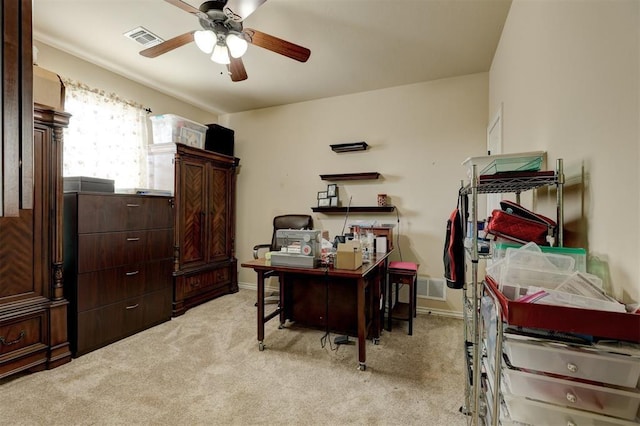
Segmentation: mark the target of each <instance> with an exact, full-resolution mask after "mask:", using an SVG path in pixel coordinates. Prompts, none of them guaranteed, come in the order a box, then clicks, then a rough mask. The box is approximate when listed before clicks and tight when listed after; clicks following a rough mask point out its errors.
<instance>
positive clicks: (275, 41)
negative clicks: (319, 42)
mask: <svg viewBox="0 0 640 426" xmlns="http://www.w3.org/2000/svg"><path fill="white" fill-rule="evenodd" d="M244 34H245V35H246V38H247V41H248V42H249V43H251V44H255V45H256V46H259V47H262V48H263V49H267V50H271V51H272V52H276V53H279V54H281V55H284V56H287V57H289V58H291V59H295V60H296V61H300V62H307V59H309V56H310V55H311V51H310V50H309V49H307V48H306V47H302V46H298V45H297V44H293V43H291V42H289V41H286V40H283V39H281V38H278V37H274V36H272V35H269V34H265V33H263V32H262V31H258V30H254V29H252V28H245V30H244Z"/></svg>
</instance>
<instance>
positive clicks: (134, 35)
mask: <svg viewBox="0 0 640 426" xmlns="http://www.w3.org/2000/svg"><path fill="white" fill-rule="evenodd" d="M124 36H125V37H127V38H130V39H131V40H133V41H136V42H138V43H140V44H141V45H143V46H144V47H151V46H155V45H156V44H160V43H162V42H163V41H164V40H163V39H161V38H160V37H158V36H157V35H155V34H154V33H152V32H151V31H149V30H148V29H146V28H144V27H138V28H134V29H132V30H131V31H127V32H126V33H124Z"/></svg>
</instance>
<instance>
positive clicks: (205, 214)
mask: <svg viewBox="0 0 640 426" xmlns="http://www.w3.org/2000/svg"><path fill="white" fill-rule="evenodd" d="M238 163H239V159H238V158H235V157H231V156H227V155H221V154H217V153H214V152H211V151H205V150H202V149H197V148H192V147H189V146H186V145H182V144H176V155H175V226H174V232H175V244H176V245H175V248H174V250H175V265H174V273H173V275H174V285H175V288H174V300H173V315H174V316H177V315H181V314H183V313H184V312H185V311H186V310H187V309H189V308H191V307H193V306H195V305H198V304H200V303H203V302H206V301H208V300H211V299H212V298H214V297H218V296H221V295H223V294H228V293H235V292H237V291H238V272H237V270H238V265H237V264H238V261H237V259H236V258H235V226H236V225H235V205H236V204H235V187H236V169H237V167H238Z"/></svg>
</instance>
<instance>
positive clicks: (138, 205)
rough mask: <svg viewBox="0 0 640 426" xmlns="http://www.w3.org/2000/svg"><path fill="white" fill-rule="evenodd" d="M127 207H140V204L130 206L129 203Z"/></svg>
mask: <svg viewBox="0 0 640 426" xmlns="http://www.w3.org/2000/svg"><path fill="white" fill-rule="evenodd" d="M127 207H140V204H129V203H127Z"/></svg>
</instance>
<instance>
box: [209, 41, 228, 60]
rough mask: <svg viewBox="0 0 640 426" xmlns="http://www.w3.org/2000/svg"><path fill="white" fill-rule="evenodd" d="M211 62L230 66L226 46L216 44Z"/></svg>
mask: <svg viewBox="0 0 640 426" xmlns="http://www.w3.org/2000/svg"><path fill="white" fill-rule="evenodd" d="M211 60H212V61H213V62H215V63H218V64H222V65H228V64H230V63H231V60H230V59H229V51H228V50H227V46H225V45H223V44H220V43H218V44H216V45H215V47H214V48H213V54H212V55H211Z"/></svg>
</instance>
